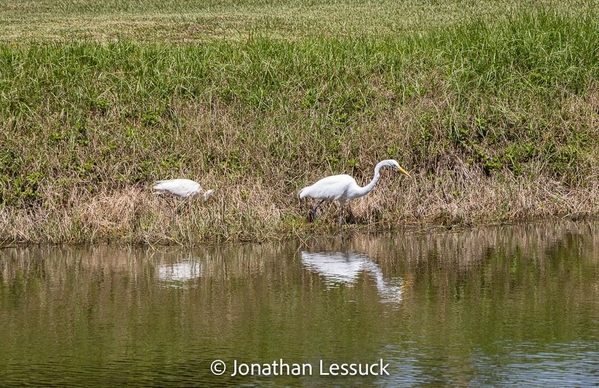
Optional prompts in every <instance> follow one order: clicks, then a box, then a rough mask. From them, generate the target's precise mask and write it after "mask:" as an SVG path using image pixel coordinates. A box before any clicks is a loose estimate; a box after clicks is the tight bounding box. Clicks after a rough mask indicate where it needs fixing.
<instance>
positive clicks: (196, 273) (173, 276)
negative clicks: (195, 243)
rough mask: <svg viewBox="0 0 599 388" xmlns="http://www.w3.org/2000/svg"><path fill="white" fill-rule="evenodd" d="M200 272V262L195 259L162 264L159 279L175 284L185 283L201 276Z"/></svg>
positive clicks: (159, 269) (159, 268)
mask: <svg viewBox="0 0 599 388" xmlns="http://www.w3.org/2000/svg"><path fill="white" fill-rule="evenodd" d="M200 273H201V265H200V262H199V261H194V260H185V261H180V262H177V263H168V264H160V266H159V267H158V279H160V280H161V281H163V282H166V283H168V284H170V285H173V286H177V285H183V284H184V283H187V282H189V281H190V280H193V279H195V278H199V277H200Z"/></svg>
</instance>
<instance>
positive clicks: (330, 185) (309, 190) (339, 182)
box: [298, 159, 411, 224]
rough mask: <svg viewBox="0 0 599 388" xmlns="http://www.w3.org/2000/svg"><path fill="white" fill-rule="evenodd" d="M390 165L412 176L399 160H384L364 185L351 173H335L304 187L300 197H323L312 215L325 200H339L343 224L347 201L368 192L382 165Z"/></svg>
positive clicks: (340, 216) (313, 213)
mask: <svg viewBox="0 0 599 388" xmlns="http://www.w3.org/2000/svg"><path fill="white" fill-rule="evenodd" d="M385 166H389V167H392V168H393V169H394V170H395V171H399V172H401V173H402V174H404V175H406V176H407V177H409V178H411V176H410V174H408V173H407V171H406V170H404V169H403V168H402V167H401V166H400V165H399V163H397V161H395V160H393V159H387V160H383V161H382V162H379V163H378V164H377V165H376V167H375V168H374V178H372V181H371V182H370V183H369V184H368V185H366V186H364V187H360V186H358V184H357V183H356V180H355V179H354V178H352V177H351V176H349V175H346V174H341V175H333V176H328V177H326V178H322V179H321V180H319V181H318V182H316V183H314V184H313V185H311V186H307V187H304V188H303V189H301V190H300V191H299V192H298V194H299V197H300V199H301V198H304V197H312V198H317V199H321V201H320V202H319V203H318V204H317V205H316V206H315V207H314V209H312V211H311V216H312V217H313V216H314V215H315V214H316V210H317V209H318V207H319V206H320V205H321V204H322V203H323V202H324V201H339V205H340V206H341V214H340V215H339V223H340V224H343V206H344V205H345V203H346V202H349V201H351V200H352V199H354V198H358V197H361V196H363V195H366V194H368V193H369V192H370V191H371V190H372V189H374V186H376V184H377V182H378V181H379V178H380V177H381V175H380V170H381V168H382V167H385Z"/></svg>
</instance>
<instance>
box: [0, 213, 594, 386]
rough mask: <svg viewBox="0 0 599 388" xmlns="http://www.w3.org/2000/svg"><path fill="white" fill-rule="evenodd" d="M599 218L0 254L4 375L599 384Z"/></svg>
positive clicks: (291, 382)
mask: <svg viewBox="0 0 599 388" xmlns="http://www.w3.org/2000/svg"><path fill="white" fill-rule="evenodd" d="M598 227H599V224H596V223H592V222H584V223H571V222H563V223H541V224H526V225H517V226H503V227H489V228H480V229H475V230H467V231H462V232H448V231H442V232H439V231H433V232H422V231H420V232H415V231H414V232H404V233H397V234H393V235H378V236H363V235H362V236H345V237H344V238H341V237H340V236H334V237H328V238H324V237H323V238H313V239H310V240H309V241H294V242H287V243H278V244H260V245H250V244H248V245H224V246H203V247H199V248H193V249H185V248H181V247H160V248H154V249H153V248H132V247H114V246H90V247H78V248H65V247H62V248H60V247H28V248H9V249H4V250H1V251H0V276H1V277H0V327H1V328H2V330H1V332H0V349H1V351H0V386H21V385H23V384H28V385H33V386H44V385H45V386H73V387H75V386H77V387H80V386H124V385H127V386H156V387H162V386H177V387H179V386H219V385H220V386H240V385H241V386H265V385H266V386H280V385H283V386H319V387H320V386H356V385H358V386H359V385H362V386H373V385H374V386H442V385H445V386H508V385H509V386H523V387H530V386H543V387H546V386H593V385H598V384H599V250H598V249H597V248H599V237H597V231H598V230H599V229H598ZM215 360H222V361H223V363H224V366H225V367H226V370H225V371H224V373H223V374H222V375H215V374H214V373H212V372H211V369H210V368H211V365H213V366H215V368H216V369H217V371H222V369H221V368H222V365H221V364H219V363H218V361H216V363H215ZM251 364H256V365H254V366H252V365H251ZM236 365H237V370H236V369H235V366H236ZM385 365H387V366H386V367H385ZM381 368H383V369H381ZM354 371H355V372H356V373H357V374H359V372H364V371H367V372H368V374H369V375H368V376H360V375H357V376H341V375H337V376H335V373H337V374H344V373H345V372H347V373H348V374H356V373H354ZM387 373H388V375H387ZM242 374H243V375H242Z"/></svg>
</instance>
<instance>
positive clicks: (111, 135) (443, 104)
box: [0, 1, 599, 243]
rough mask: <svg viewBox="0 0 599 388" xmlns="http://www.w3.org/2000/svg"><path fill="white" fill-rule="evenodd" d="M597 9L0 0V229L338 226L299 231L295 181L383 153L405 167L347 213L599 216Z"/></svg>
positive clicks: (197, 237)
mask: <svg viewBox="0 0 599 388" xmlns="http://www.w3.org/2000/svg"><path fill="white" fill-rule="evenodd" d="M594 5H597V4H594ZM595 8H596V7H594V6H593V4H588V3H584V5H578V4H576V3H575V2H562V3H559V4H558V3H554V2H526V3H521V2H492V1H483V2H462V1H435V2H432V1H431V2H403V3H400V4H398V3H397V2H391V1H379V2H376V3H372V2H358V1H345V2H338V1H329V2H307V1H289V2H268V1H253V2H251V1H250V2H235V3H233V2H216V1H214V2H198V3H191V4H188V3H185V4H184V2H168V1H167V2H156V3H146V2H144V3H143V5H142V4H141V3H136V2H129V1H116V2H108V1H104V2H93V3H89V2H59V1H57V2H54V1H37V2H13V3H4V4H3V5H0V15H2V16H0V31H3V32H4V33H3V34H2V37H3V38H2V39H0V41H1V42H3V43H0V239H2V240H4V241H53V242H64V241H72V242H81V241H96V240H99V239H115V240H118V241H128V242H150V243H153V242H167V243H168V242H185V243H192V242H198V241H214V240H264V239H271V238H280V237H284V236H289V235H303V234H310V233H322V232H327V231H333V230H336V227H335V225H334V220H335V218H336V217H335V216H336V214H337V213H336V212H337V210H336V209H335V208H334V207H328V208H326V209H325V212H324V214H323V216H322V217H321V218H320V219H319V220H318V221H317V222H316V223H315V224H307V223H306V222H305V221H304V219H305V213H306V208H304V209H301V210H300V207H299V202H298V200H297V196H296V193H297V190H298V189H300V188H301V187H303V186H305V185H307V184H310V183H312V182H314V181H315V180H316V179H318V178H320V177H323V176H325V175H328V174H334V173H350V174H352V175H354V176H355V177H356V179H357V180H358V181H359V183H362V184H364V183H366V182H367V181H368V180H369V179H370V178H371V177H372V168H373V167H374V165H375V164H376V162H378V161H379V160H381V159H385V158H395V159H397V160H398V161H399V163H400V164H401V165H403V166H404V167H405V168H406V169H408V171H410V173H411V174H412V175H413V176H414V179H413V180H407V179H403V178H398V177H396V176H393V175H391V174H388V173H384V174H383V175H384V176H383V179H382V180H381V182H380V187H377V189H375V191H374V192H373V193H371V194H370V195H369V196H368V197H366V198H365V199H362V200H359V201H356V202H355V203H351V204H350V206H351V208H352V210H353V217H352V218H351V219H352V220H353V222H354V224H353V226H350V228H352V227H353V228H356V227H357V228H360V227H361V226H368V227H375V228H397V227H399V226H401V225H411V224H430V223H433V224H443V225H452V224H477V223H488V222H505V221H511V220H515V219H526V218H535V217H546V216H555V215H559V216H571V217H580V216H595V215H597V213H598V211H599V207H598V203H599V202H598V197H597V195H598V193H597V187H599V185H598V184H599V175H598V174H597V171H599V170H598V167H599V166H598V163H599V158H598V152H597V150H598V148H597V147H598V144H597V143H598V141H599V140H598V139H599V136H598V133H597V132H598V131H599V129H598V128H599V126H598V122H599V114H598V111H599V88H598V85H597V79H598V76H599V21H598V20H599V19H598V18H597V16H598V14H597V12H596V11H595ZM183 10H184V13H182V11H183ZM54 15H60V16H54ZM27 20H36V21H38V22H39V23H38V24H36V27H35V28H31V27H30V24H28V23H27ZM175 177H189V178H192V179H194V178H197V179H198V180H199V181H200V182H201V183H202V185H203V186H204V187H206V188H214V189H216V190H217V196H216V198H215V199H214V200H211V201H209V202H207V203H206V204H204V205H202V204H200V203H199V202H198V203H195V204H193V206H192V212H191V213H190V212H185V211H182V210H181V209H175V204H174V203H171V202H168V201H166V200H162V199H161V198H156V197H153V196H152V195H151V194H150V189H149V187H150V186H151V182H152V181H154V180H157V179H165V178H175Z"/></svg>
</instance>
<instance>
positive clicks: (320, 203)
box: [308, 199, 325, 222]
mask: <svg viewBox="0 0 599 388" xmlns="http://www.w3.org/2000/svg"><path fill="white" fill-rule="evenodd" d="M324 201H325V200H324V199H323V200H322V201H320V202H318V204H317V205H316V206H314V209H312V210H310V213H309V214H308V219H309V220H310V222H312V221H314V219H315V218H316V210H318V208H319V207H320V205H322V203H323V202H324Z"/></svg>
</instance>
